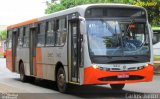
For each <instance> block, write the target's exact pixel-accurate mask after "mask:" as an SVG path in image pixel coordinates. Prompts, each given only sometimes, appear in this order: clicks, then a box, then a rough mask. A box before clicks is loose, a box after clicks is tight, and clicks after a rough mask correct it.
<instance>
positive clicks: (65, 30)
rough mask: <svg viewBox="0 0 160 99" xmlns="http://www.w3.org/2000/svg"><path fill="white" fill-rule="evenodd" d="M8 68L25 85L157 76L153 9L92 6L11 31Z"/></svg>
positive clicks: (119, 85) (113, 82)
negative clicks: (150, 11)
mask: <svg viewBox="0 0 160 99" xmlns="http://www.w3.org/2000/svg"><path fill="white" fill-rule="evenodd" d="M7 30H8V33H7V53H6V54H7V56H6V62H7V68H8V69H9V70H11V71H12V72H16V73H19V74H20V79H21V81H27V80H28V78H40V79H47V80H51V81H56V84H57V88H58V90H59V91H60V92H66V90H67V88H68V85H70V84H76V85H101V84H110V86H111V88H112V89H118V90H121V89H123V87H124V86H125V84H129V83H138V82H149V81H152V78H153V52H152V51H153V49H152V34H151V33H152V32H151V28H150V25H149V22H148V16H147V11H146V10H145V9H144V8H143V7H138V6H133V5H126V4H86V5H79V6H76V7H73V8H69V9H66V10H62V11H59V12H55V13H52V14H50V15H46V16H43V17H40V18H35V19H31V20H28V21H25V22H22V23H18V24H14V25H11V26H8V28H7Z"/></svg>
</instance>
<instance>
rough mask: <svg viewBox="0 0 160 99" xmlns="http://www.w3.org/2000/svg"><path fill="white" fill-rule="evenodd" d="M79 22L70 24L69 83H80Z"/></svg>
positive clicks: (75, 21)
mask: <svg viewBox="0 0 160 99" xmlns="http://www.w3.org/2000/svg"><path fill="white" fill-rule="evenodd" d="M79 35H80V33H79V21H78V20H74V21H70V22H69V44H68V49H69V50H68V51H69V54H68V59H69V82H75V83H79V66H80V46H79V45H80V42H79Z"/></svg>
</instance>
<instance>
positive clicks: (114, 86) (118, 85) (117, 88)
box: [110, 84, 125, 90]
mask: <svg viewBox="0 0 160 99" xmlns="http://www.w3.org/2000/svg"><path fill="white" fill-rule="evenodd" d="M110 86H111V88H112V89H113V90H122V89H123V88H124V86H125V84H110Z"/></svg>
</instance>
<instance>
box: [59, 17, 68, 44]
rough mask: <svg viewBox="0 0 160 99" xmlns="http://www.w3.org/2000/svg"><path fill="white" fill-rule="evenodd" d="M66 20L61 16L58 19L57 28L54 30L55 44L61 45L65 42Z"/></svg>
mask: <svg viewBox="0 0 160 99" xmlns="http://www.w3.org/2000/svg"><path fill="white" fill-rule="evenodd" d="M66 28H67V20H66V18H62V19H60V20H59V21H58V30H57V31H56V34H57V35H56V45H57V46H63V45H64V44H65V42H66V35H67V29H66Z"/></svg>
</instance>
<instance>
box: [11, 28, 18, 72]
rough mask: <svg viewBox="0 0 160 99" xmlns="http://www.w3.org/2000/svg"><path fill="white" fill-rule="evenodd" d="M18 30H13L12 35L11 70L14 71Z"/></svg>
mask: <svg viewBox="0 0 160 99" xmlns="http://www.w3.org/2000/svg"><path fill="white" fill-rule="evenodd" d="M18 33H19V31H18V30H15V31H13V34H12V35H13V36H12V71H13V72H14V71H15V65H16V56H17V45H18Z"/></svg>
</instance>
